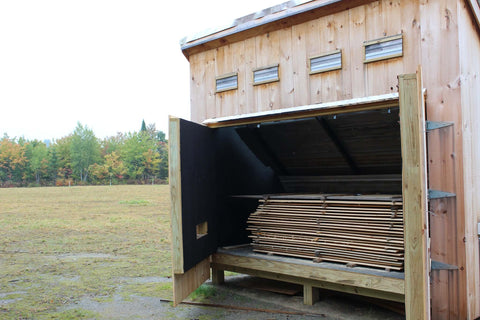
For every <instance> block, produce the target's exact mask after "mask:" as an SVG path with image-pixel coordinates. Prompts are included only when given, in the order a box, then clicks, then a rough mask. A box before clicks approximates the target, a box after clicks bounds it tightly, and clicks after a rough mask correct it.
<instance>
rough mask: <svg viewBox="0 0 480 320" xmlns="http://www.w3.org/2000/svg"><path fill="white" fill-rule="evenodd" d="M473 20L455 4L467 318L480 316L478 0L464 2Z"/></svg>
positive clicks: (479, 32)
mask: <svg viewBox="0 0 480 320" xmlns="http://www.w3.org/2000/svg"><path fill="white" fill-rule="evenodd" d="M467 2H468V3H469V5H470V8H471V9H473V10H472V13H473V14H474V17H475V19H476V23H477V24H475V21H473V19H468V18H467V17H468V16H469V12H468V8H467V7H464V6H461V5H460V6H458V10H459V13H458V16H459V17H462V18H461V19H459V21H458V28H459V51H460V52H459V57H460V72H461V75H462V76H461V77H462V86H461V101H462V103H461V110H462V111H461V113H462V124H463V127H462V135H463V159H462V160H463V161H462V162H463V181H464V182H463V183H464V186H465V187H464V190H465V192H464V206H465V211H464V212H465V243H466V248H465V249H466V254H465V258H466V264H465V272H466V290H467V292H466V296H467V313H468V318H470V319H474V318H477V317H480V248H479V240H478V239H479V237H478V230H477V226H478V223H480V200H479V198H480V191H479V190H480V144H479V142H478V141H480V128H479V126H478V123H479V121H480V111H479V109H478V106H480V95H479V94H478V92H479V91H480V81H479V77H480V61H479V59H478V55H477V54H472V52H476V53H479V52H480V3H479V2H478V1H477V2H475V1H467Z"/></svg>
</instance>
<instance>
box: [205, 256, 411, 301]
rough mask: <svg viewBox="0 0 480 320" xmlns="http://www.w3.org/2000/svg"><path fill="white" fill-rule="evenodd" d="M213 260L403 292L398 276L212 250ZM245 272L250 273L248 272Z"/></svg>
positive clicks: (225, 267) (222, 266) (326, 280)
mask: <svg viewBox="0 0 480 320" xmlns="http://www.w3.org/2000/svg"><path fill="white" fill-rule="evenodd" d="M212 262H213V263H214V264H218V265H221V267H219V268H220V269H224V270H231V268H230V267H228V266H237V267H240V268H244V269H250V270H258V271H265V272H274V273H275V274H277V275H287V276H293V277H297V278H305V279H310V280H317V281H321V282H329V283H333V284H337V285H348V286H352V287H358V288H365V289H371V290H376V291H383V292H391V293H395V294H397V295H403V293H404V284H403V282H404V280H403V279H398V278H389V277H383V276H377V275H370V274H364V273H358V272H350V271H343V270H337V269H327V268H322V267H319V266H314V265H303V264H296V263H288V262H283V261H273V260H267V259H258V258H254V257H246V256H234V255H230V254H225V253H215V254H214V255H213V256H212ZM232 271H234V270H232ZM248 273H249V274H251V272H248ZM316 287H318V286H316Z"/></svg>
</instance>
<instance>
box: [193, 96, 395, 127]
mask: <svg viewBox="0 0 480 320" xmlns="http://www.w3.org/2000/svg"><path fill="white" fill-rule="evenodd" d="M398 99H399V96H398V92H393V93H387V94H382V95H376V96H369V97H362V98H354V99H347V100H339V101H332V102H325V103H319V104H312V105H305V106H299V107H290V108H284V109H276V110H268V111H260V112H254V113H244V114H239V115H234V116H227V117H221V118H211V119H206V120H204V121H203V122H202V124H204V125H207V126H211V125H214V124H221V123H226V122H231V121H238V120H246V119H248V120H254V119H261V118H263V117H271V116H275V115H282V114H294V113H301V112H311V111H318V110H326V109H333V108H339V107H347V106H355V105H362V104H373V103H383V102H385V103H388V102H394V101H397V100H398Z"/></svg>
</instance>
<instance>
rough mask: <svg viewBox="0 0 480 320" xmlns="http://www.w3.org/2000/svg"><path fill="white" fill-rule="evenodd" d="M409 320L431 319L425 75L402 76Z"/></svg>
mask: <svg viewBox="0 0 480 320" xmlns="http://www.w3.org/2000/svg"><path fill="white" fill-rule="evenodd" d="M398 80H399V104H400V131H401V139H402V168H403V169H402V184H403V186H402V193H403V211H404V212H405V214H404V235H405V315H406V319H408V320H413V319H419V320H420V319H430V286H429V273H430V259H429V255H428V234H429V233H428V217H427V208H428V205H427V201H428V200H427V193H428V189H427V176H426V174H427V170H426V146H425V108H424V97H423V93H422V75H421V68H420V67H419V68H418V70H417V73H416V74H406V75H400V76H399V77H398Z"/></svg>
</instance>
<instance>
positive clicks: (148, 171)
mask: <svg viewBox="0 0 480 320" xmlns="http://www.w3.org/2000/svg"><path fill="white" fill-rule="evenodd" d="M155 154H157V156H156V155H155ZM157 157H158V153H157V145H156V141H155V140H153V139H152V138H151V137H150V135H148V133H147V132H138V133H137V132H134V133H129V134H128V135H127V138H126V139H125V143H124V145H123V147H122V153H121V158H122V160H123V162H124V164H125V167H126V170H127V175H128V177H129V178H130V179H143V180H145V179H148V178H150V177H152V176H154V175H156V174H157V173H158V169H156V168H154V166H155V165H154V164H153V165H152V163H151V162H152V161H156V159H157Z"/></svg>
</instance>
